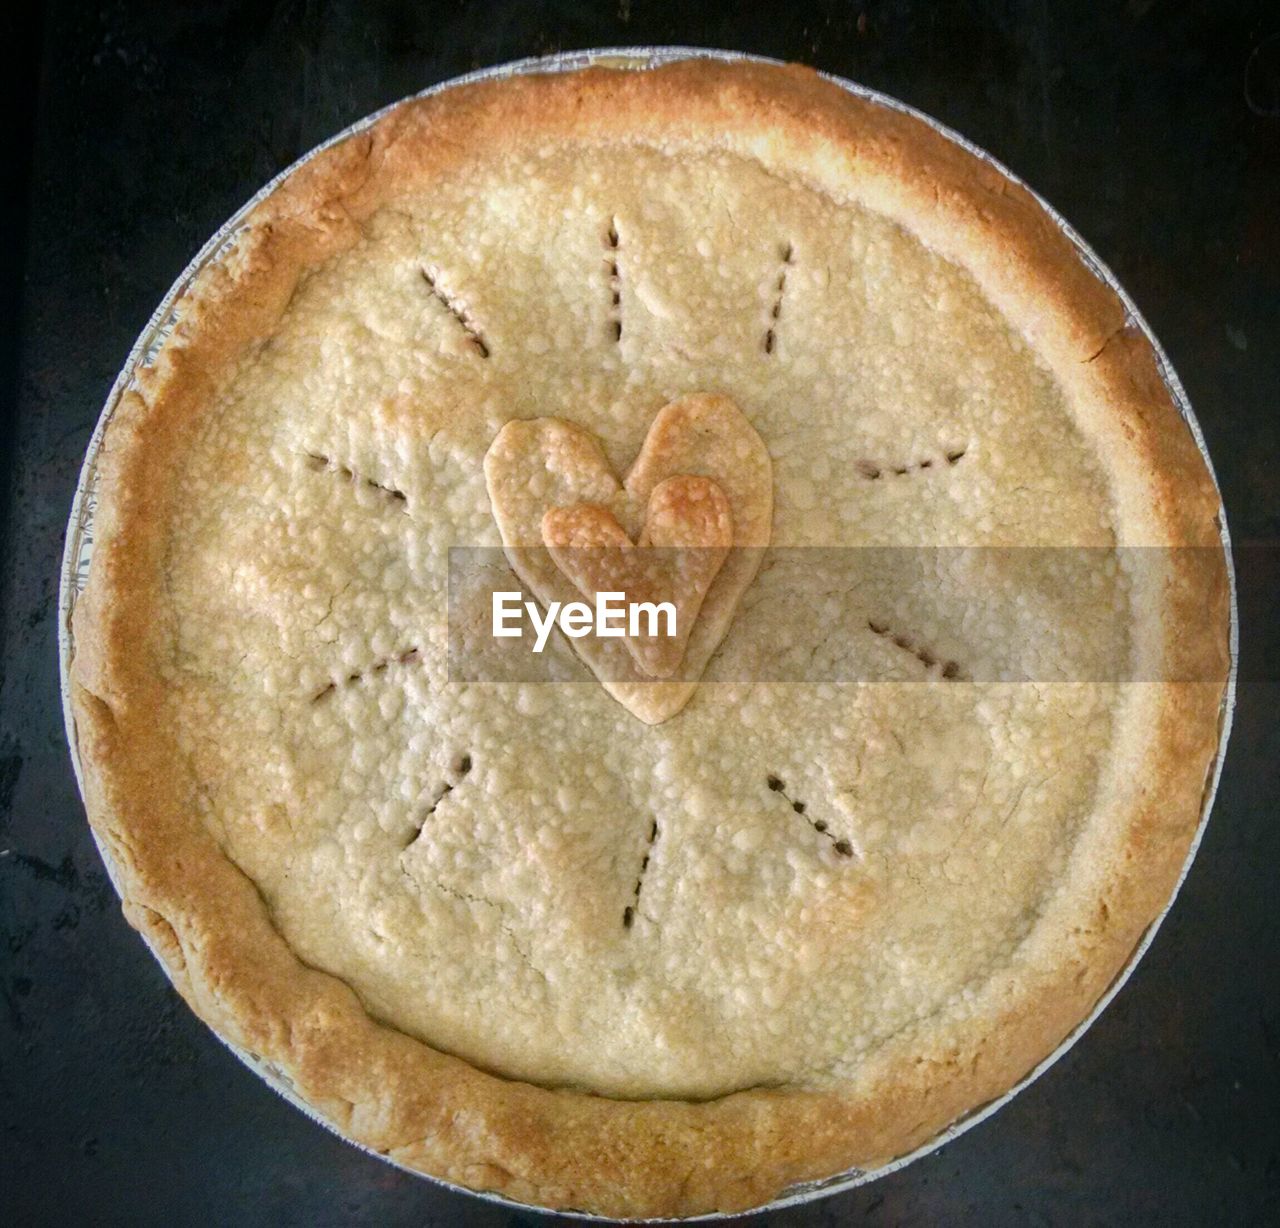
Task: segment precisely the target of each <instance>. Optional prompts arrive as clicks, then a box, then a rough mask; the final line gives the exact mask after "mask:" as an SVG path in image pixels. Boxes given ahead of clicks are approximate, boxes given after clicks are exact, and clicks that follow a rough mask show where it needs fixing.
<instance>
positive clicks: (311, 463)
mask: <svg viewBox="0 0 1280 1228" xmlns="http://www.w3.org/2000/svg"><path fill="white" fill-rule="evenodd" d="M305 455H306V460H307V468H308V469H310V470H312V471H313V472H315V473H336V474H338V475H339V476H340V477H344V478H346V480H347V481H348V482H350V483H351V484H352V485H353V486H367V487H368V488H369V489H370V490H377V491H381V492H382V493H383V494H384V495H386V496H387V498H388V499H392V500H394V501H395V502H397V503H407V502H408V501H409V496H408V495H406V494H405V493H404V491H403V490H398V489H397V488H396V487H394V486H388V485H386V483H384V482H377V481H374V479H373V478H367V477H365V476H364V475H363V474H360V473H357V472H356V471H355V470H354V469H352V468H351V466H350V465H344V464H343V463H342V462H341V461H336V460H334V459H333V458H332V457H330V456H324V455H323V454H322V453H319V452H307V453H306V454H305Z"/></svg>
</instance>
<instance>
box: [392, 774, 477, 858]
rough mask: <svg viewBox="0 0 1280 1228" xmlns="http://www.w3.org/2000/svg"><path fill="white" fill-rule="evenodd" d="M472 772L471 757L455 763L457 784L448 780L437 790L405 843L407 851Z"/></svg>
mask: <svg viewBox="0 0 1280 1228" xmlns="http://www.w3.org/2000/svg"><path fill="white" fill-rule="evenodd" d="M470 771H471V756H470V755H462V756H461V757H460V758H458V759H456V760H455V761H454V764H453V774H454V776H455V778H456V783H455V782H454V781H451V780H446V781H444V782H443V783H442V784H441V785H440V787H439V788H438V789H437V790H436V792H435V796H434V797H433V798H432V799H431V804H430V805H429V806H428V807H427V808H426V810H424V811H423V812H422V817H421V818H420V819H419V820H418V822H417V824H416V825H415V826H414V827H412V828H411V829H410V831H409V838H408V839H407V840H405V842H404V847H405V848H406V849H408V848H409V847H410V845H412V844H413V843H414V842H415V841H416V840H417V839H418V837H419V836H420V835H422V829H423V828H424V827H425V826H426V822H427V820H428V819H429V818H430V817H431V816H432V815H433V814H435V812H436V811H437V810H438V809H439V808H440V803H441V802H443V801H444V799H445V798H446V797H448V796H449V794H450V793H452V792H453V791H454V789H456V788H457V787H458V785H460V784H461V783H462V782H463V780H464V779H465V778H466V775H467V773H468V772H470Z"/></svg>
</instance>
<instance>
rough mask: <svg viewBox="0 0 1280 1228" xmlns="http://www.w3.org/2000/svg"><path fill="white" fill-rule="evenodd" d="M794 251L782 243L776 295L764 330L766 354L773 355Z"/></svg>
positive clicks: (788, 244)
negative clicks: (788, 271)
mask: <svg viewBox="0 0 1280 1228" xmlns="http://www.w3.org/2000/svg"><path fill="white" fill-rule="evenodd" d="M794 253H795V249H794V247H793V246H792V244H790V243H784V244H783V246H782V251H781V254H780V256H779V259H780V260H781V262H782V267H781V268H780V269H779V270H778V280H777V284H776V285H775V287H774V288H775V290H776V291H777V295H776V297H775V298H774V300H773V308H772V310H771V311H770V312H769V325H768V327H767V328H766V329H765V334H764V352H765V353H766V354H772V353H773V347H774V344H775V343H776V341H777V330H778V321H779V320H780V319H781V318H782V296H783V295H784V294H785V293H786V290H787V270H788V269H789V268H790V267H791V264H792V257H793V255H794Z"/></svg>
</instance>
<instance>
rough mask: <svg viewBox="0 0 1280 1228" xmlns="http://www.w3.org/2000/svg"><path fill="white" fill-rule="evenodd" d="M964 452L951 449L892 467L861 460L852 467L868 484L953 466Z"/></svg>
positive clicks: (961, 449)
mask: <svg viewBox="0 0 1280 1228" xmlns="http://www.w3.org/2000/svg"><path fill="white" fill-rule="evenodd" d="M966 451H967V449H966V448H952V449H949V450H948V451H946V452H943V453H942V455H941V456H922V457H921V458H920V459H918V460H912V461H899V462H898V463H897V464H894V465H890V464H889V463H887V462H886V461H873V460H866V459H863V460H860V461H858V462H857V464H856V465H855V466H854V467H855V468H856V469H857V471H858V473H859V474H860V475H861V476H862V477H864V478H866V479H867V481H868V482H874V481H877V480H878V479H880V478H887V477H905V476H906V475H907V474H909V473H921V472H923V471H924V470H926V469H932V468H934V466H935V465H936V466H938V467H939V468H941V467H942V466H943V465H947V466H952V465H955V464H957V463H958V462H959V461H960V460H961V459H962V458H963V457H964V455H965V452H966Z"/></svg>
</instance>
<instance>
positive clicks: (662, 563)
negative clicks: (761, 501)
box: [542, 473, 733, 678]
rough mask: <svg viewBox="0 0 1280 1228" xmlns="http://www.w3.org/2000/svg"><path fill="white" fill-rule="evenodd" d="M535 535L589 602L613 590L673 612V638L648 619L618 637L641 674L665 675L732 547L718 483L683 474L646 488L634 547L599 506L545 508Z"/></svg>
mask: <svg viewBox="0 0 1280 1228" xmlns="http://www.w3.org/2000/svg"><path fill="white" fill-rule="evenodd" d="M542 538H543V541H545V542H546V544H547V548H548V549H549V550H550V551H551V557H552V558H553V559H555V561H556V565H557V566H558V567H559V568H560V570H561V571H562V572H564V574H565V575H566V576H568V577H569V579H570V580H572V581H573V583H574V585H575V586H576V588H577V589H578V591H579V592H580V593H581V594H582V595H583V596H584V597H587V598H588V599H590V600H591V601H593V602H594V601H595V598H596V594H598V593H610V592H620V593H624V594H626V600H627V601H628V602H647V603H650V604H653V605H659V604H661V603H663V602H666V603H669V604H670V605H671V606H673V607H674V608H675V634H674V635H672V634H663V633H661V632H662V630H663V627H662V624H661V622H660V621H659V620H658V619H656V618H655V619H654V624H655V625H653V626H651V625H650V623H649V620H648V619H645V620H644V621H643V622H639V621H638V624H637V628H636V634H635V635H632V634H630V631H629V630H628V633H627V634H625V635H623V636H622V642H623V644H625V645H626V648H627V651H628V652H630V653H631V656H632V659H633V660H634V661H635V663H636V664H637V665H638V666H639V667H640V669H641V671H642V672H643V673H645V674H647V675H648V676H649V677H650V678H670V677H671V675H672V674H674V673H675V672H676V671H677V670H678V669H679V668H680V663H681V661H683V660H684V653H685V648H686V646H687V645H688V643H689V635H690V633H691V632H692V630H693V626H694V624H695V622H696V621H697V618H698V611H699V610H701V609H702V602H703V599H704V598H705V597H706V595H707V589H709V588H710V587H711V582H712V581H713V580H714V579H715V578H716V573H717V572H718V571H719V570H720V566H721V564H722V563H723V562H724V560H725V556H726V555H727V554H728V553H729V547H730V546H732V545H733V514H732V512H731V511H730V510H729V500H728V499H727V498H726V497H725V493H724V491H722V490H721V489H720V486H719V484H718V483H716V482H714V481H712V479H711V478H701V477H691V476H690V475H689V474H683V473H682V474H680V475H678V476H677V477H674V478H667V479H666V481H664V482H659V483H658V485H657V486H655V487H654V488H653V493H652V494H651V495H650V496H649V508H648V512H647V514H646V516H645V522H644V528H643V529H642V530H641V532H640V540H639V541H638V542H633V541H632V540H631V538H629V537H628V536H627V532H626V530H625V529H624V528H623V527H622V526H621V525H620V524H619V523H618V518H617V517H616V516H615V515H614V514H613V513H612V512H611V511H609V509H608V508H607V507H601V506H600V505H599V504H598V503H575V504H574V505H573V506H572V507H553V508H549V509H548V510H547V511H546V512H545V513H544V514H543V517H542ZM642 628H643V629H642Z"/></svg>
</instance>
